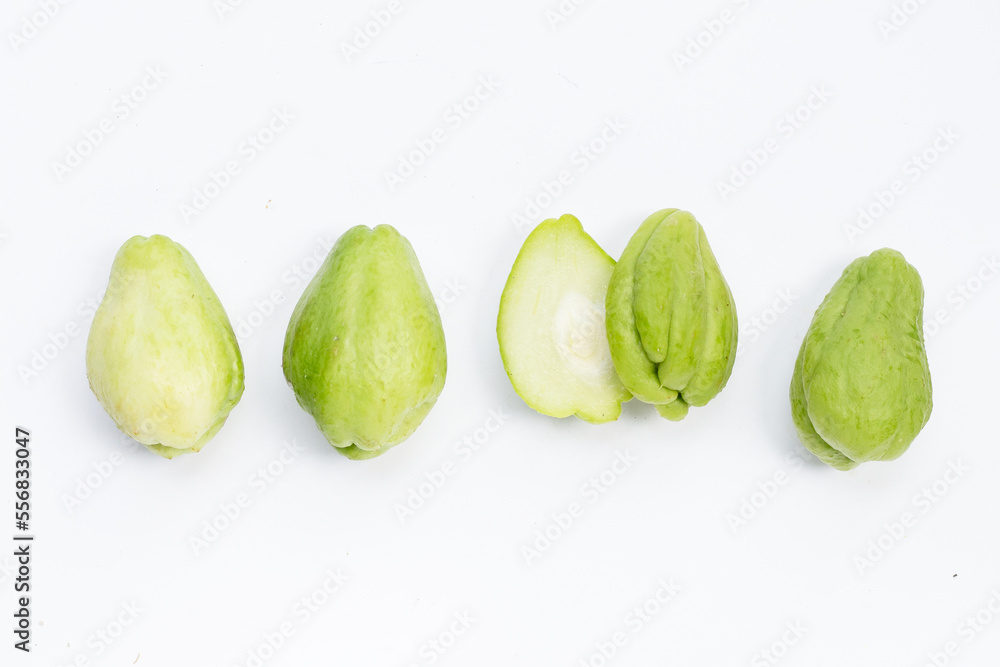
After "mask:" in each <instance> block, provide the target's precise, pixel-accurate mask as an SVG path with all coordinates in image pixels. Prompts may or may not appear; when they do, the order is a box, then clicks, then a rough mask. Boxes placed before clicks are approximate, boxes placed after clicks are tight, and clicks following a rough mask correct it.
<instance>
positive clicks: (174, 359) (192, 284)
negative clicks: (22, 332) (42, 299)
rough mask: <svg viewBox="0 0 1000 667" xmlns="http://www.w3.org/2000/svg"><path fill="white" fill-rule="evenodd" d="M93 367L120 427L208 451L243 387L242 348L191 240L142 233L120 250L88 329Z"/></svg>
mask: <svg viewBox="0 0 1000 667" xmlns="http://www.w3.org/2000/svg"><path fill="white" fill-rule="evenodd" d="M87 377H88V379H89V380H90V388H91V389H92V390H93V392H94V394H95V395H96V396H97V400H98V401H100V403H101V405H102V406H104V409H105V410H106V411H107V412H108V414H109V415H111V418H112V419H114V420H115V423H116V424H118V428H120V429H121V430H122V431H123V432H124V433H126V434H127V435H129V436H131V437H132V438H134V439H135V440H137V441H138V442H141V443H142V444H143V445H145V446H146V447H148V448H149V449H150V450H152V451H153V452H156V453H157V454H159V455H160V456H163V457H165V458H168V459H172V458H174V457H175V456H177V455H179V454H186V453H189V452H197V451H200V450H201V448H202V447H203V446H204V445H205V443H207V442H208V441H209V440H211V439H212V437H213V436H214V435H215V434H216V433H217V432H218V431H219V429H220V428H222V425H223V424H224V423H225V421H226V418H227V417H228V416H229V412H230V411H231V410H232V409H233V407H234V406H235V405H236V404H237V403H238V402H239V400H240V396H242V395H243V358H242V356H241V355H240V348H239V346H238V345H237V343H236V336H235V335H234V334H233V328H232V325H231V324H230V323H229V318H228V317H227V316H226V311H225V310H224V309H223V308H222V304H221V303H219V298H218V297H217V296H216V295H215V292H214V291H213V290H212V286H211V285H209V284H208V281H207V280H206V279H205V276H204V274H202V272H201V269H199V268H198V264H197V263H196V262H195V260H194V258H193V257H192V256H191V253H189V252H188V251H187V250H186V249H185V248H184V247H183V246H181V245H180V244H178V243H174V242H173V241H171V240H170V239H169V238H167V237H166V236H160V235H154V236H150V237H149V238H146V237H144V236H134V237H132V238H131V239H129V240H128V241H126V242H125V244H124V245H123V246H122V247H121V249H120V250H119V251H118V254H117V255H116V256H115V260H114V264H113V265H112V267H111V278H110V280H109V282H108V289H107V291H106V292H105V294H104V299H103V300H102V301H101V305H100V306H99V307H98V309H97V312H96V314H95V315H94V321H93V323H92V324H91V327H90V334H89V336H88V338H87Z"/></svg>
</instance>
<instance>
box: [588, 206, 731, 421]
mask: <svg viewBox="0 0 1000 667" xmlns="http://www.w3.org/2000/svg"><path fill="white" fill-rule="evenodd" d="M605 310H606V313H607V331H608V343H609V344H610V346H611V358H612V360H613V361H614V365H615V370H616V371H617V372H618V376H619V377H620V378H621V380H622V383H623V384H624V385H625V387H626V388H627V389H628V390H629V391H630V392H632V394H633V395H634V396H635V397H636V398H638V399H639V400H641V401H645V402H646V403H652V404H653V405H654V406H655V407H656V410H657V412H659V413H660V415H661V416H663V417H665V418H667V419H670V420H673V421H679V420H681V419H683V418H684V417H685V416H686V415H687V412H688V406H692V405H693V406H697V407H700V406H703V405H705V404H707V403H708V402H709V401H710V400H711V399H712V398H714V397H715V396H716V395H717V394H718V393H719V392H720V391H722V389H723V388H724V387H725V386H726V382H727V381H728V380H729V375H730V373H732V370H733V363H734V362H735V359H736V339H737V322H736V306H735V304H734V303H733V295H732V293H731V292H730V291H729V285H727V284H726V279H725V278H723V276H722V271H721V270H720V269H719V264H718V262H716V260H715V256H714V255H713V254H712V249H711V248H710V247H709V245H708V239H707V238H706V237H705V230H704V229H702V226H701V225H700V224H699V223H698V221H697V220H695V218H694V216H692V215H691V214H690V213H687V212H685V211H679V210H677V209H672V208H671V209H664V210H662V211H658V212H657V213H654V214H653V215H651V216H649V218H647V219H646V221H645V222H643V223H642V225H641V226H640V227H639V229H638V231H636V233H635V234H634V235H633V236H632V239H631V240H630V241H629V243H628V245H627V246H626V248H625V251H624V252H623V253H622V256H621V259H619V260H618V264H617V265H616V266H615V270H614V273H613V274H612V275H611V282H610V284H609V285H608V295H607V301H606V304H605Z"/></svg>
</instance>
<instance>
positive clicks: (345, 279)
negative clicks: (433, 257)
mask: <svg viewBox="0 0 1000 667" xmlns="http://www.w3.org/2000/svg"><path fill="white" fill-rule="evenodd" d="M282 366H283V368H284V372H285V379H287V380H288V383H289V385H291V387H292V389H293V390H294V392H295V398H296V399H297V400H298V402H299V405H301V406H302V407H303V408H304V409H305V411H306V412H308V413H309V414H310V415H312V416H313V418H315V420H316V425H317V426H318V427H319V429H320V431H322V433H323V435H324V436H325V437H326V439H327V440H328V441H329V442H330V444H332V445H333V446H334V447H336V448H337V451H339V452H340V453H341V454H344V455H345V456H347V457H348V458H351V459H370V458H373V457H375V456H378V455H380V454H382V453H384V452H385V451H387V450H388V449H389V448H390V447H393V446H395V445H397V444H399V443H401V442H403V441H404V440H406V438H408V437H409V436H410V435H411V434H412V433H413V431H415V430H416V428H417V426H419V425H420V423H421V422H422V421H423V420H424V417H426V416H427V414H428V413H429V412H430V410H431V408H432V407H434V403H435V402H436V401H437V398H438V395H439V394H440V393H441V390H442V389H443V388H444V381H445V374H446V371H447V357H446V352H445V340H444V330H443V329H442V327H441V317H440V315H439V314H438V309H437V305H436V304H435V302H434V297H433V296H432V295H431V291H430V288H429V287H428V286H427V280H426V279H425V278H424V274H423V271H421V269H420V263H419V262H418V261H417V256H416V255H415V254H414V252H413V248H412V247H411V246H410V243H409V241H407V240H406V239H405V238H403V236H401V235H400V233H399V232H397V231H396V230H395V229H394V228H393V227H391V226H389V225H379V226H377V227H375V228H374V229H369V228H368V227H365V226H363V225H359V226H357V227H353V228H352V229H350V230H348V231H347V232H346V233H345V234H344V235H343V236H341V237H340V239H338V240H337V243H336V244H335V245H334V247H333V248H332V249H331V250H330V254H329V255H328V256H327V258H326V261H324V262H323V266H322V267H320V269H319V271H318V272H317V273H316V275H315V276H314V277H313V279H312V281H311V282H310V283H309V285H308V286H307V287H306V289H305V292H303V294H302V297H301V298H300V299H299V302H298V304H297V305H296V306H295V310H294V312H293V313H292V317H291V321H290V322H289V323H288V330H287V332H286V334H285V346H284V353H283V358H282Z"/></svg>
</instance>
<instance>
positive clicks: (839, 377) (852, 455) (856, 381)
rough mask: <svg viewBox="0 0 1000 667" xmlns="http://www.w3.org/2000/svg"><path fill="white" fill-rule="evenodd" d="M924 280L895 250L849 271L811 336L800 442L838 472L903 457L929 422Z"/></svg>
mask: <svg viewBox="0 0 1000 667" xmlns="http://www.w3.org/2000/svg"><path fill="white" fill-rule="evenodd" d="M923 301H924V287H923V283H922V282H921V280H920V274H918V273H917V270H916V269H914V268H913V267H912V266H910V265H909V264H908V263H907V262H906V260H905V259H904V258H903V256H902V255H901V254H900V253H899V252H897V251H895V250H891V249H888V248H885V249H882V250H877V251H876V252H873V253H872V254H871V255H869V256H868V257H861V258H859V259H856V260H855V261H854V262H852V263H851V265H850V266H848V267H847V269H846V270H845V271H844V273H843V275H842V276H841V277H840V279H839V280H838V281H837V282H836V284H835V285H834V286H833V289H831V290H830V293H829V294H827V295H826V298H825V299H824V300H823V303H822V304H821V305H820V307H819V309H818V310H817V311H816V314H815V315H814V316H813V320H812V324H811V325H810V326H809V331H808V332H807V333H806V337H805V340H804V341H803V342H802V348H801V349H800V351H799V356H798V360H797V361H796V363H795V373H794V375H793V376H792V386H791V391H790V394H791V402H792V417H793V418H794V420H795V426H796V429H797V430H798V432H799V437H800V438H801V440H802V443H803V444H804V445H805V446H806V448H808V449H809V451H811V452H812V453H813V454H815V455H816V456H817V457H819V458H820V460H822V461H823V462H824V463H827V464H829V465H831V466H833V467H834V468H837V469H839V470H850V469H851V468H854V467H855V466H857V465H858V464H859V463H863V462H865V461H890V460H892V459H895V458H897V457H899V456H900V455H901V454H902V453H903V452H905V451H906V449H907V448H908V447H909V446H910V443H911V442H913V439H914V438H916V437H917V434H918V433H920V430H921V429H922V428H923V427H924V424H926V423H927V420H928V419H929V418H930V415H931V404H932V401H931V376H930V370H929V368H928V366H927V354H926V351H925V350H924V331H923Z"/></svg>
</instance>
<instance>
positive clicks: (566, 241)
mask: <svg viewBox="0 0 1000 667" xmlns="http://www.w3.org/2000/svg"><path fill="white" fill-rule="evenodd" d="M614 266H615V261H614V260H613V259H611V257H609V256H608V254H607V253H606V252H604V251H603V250H602V249H601V247H600V246H599V245H597V242H595V241H594V239H592V238H591V237H590V236H589V235H588V234H587V233H586V232H585V231H584V230H583V227H582V226H581V225H580V221H579V220H577V219H576V218H574V217H573V216H571V215H564V216H562V217H561V218H559V219H558V220H557V219H550V220H546V221H544V222H542V223H541V224H539V225H538V226H537V227H535V229H534V230H533V231H532V232H531V234H529V235H528V238H527V239H525V241H524V245H523V246H522V247H521V251H520V252H519V253H518V255H517V259H516V260H515V261H514V266H513V268H511V270H510V276H509V277H508V278H507V284H506V285H505V286H504V290H503V295H502V296H501V297H500V314H499V316H498V317H497V340H498V342H499V344H500V356H501V357H502V358H503V364H504V368H505V369H506V371H507V376H508V377H509V378H510V382H511V384H512V385H513V386H514V391H516V392H517V394H518V395H519V396H520V397H521V398H523V399H524V402H525V403H527V404H528V405H529V406H530V407H531V408H533V409H534V410H536V411H538V412H540V413H542V414H545V415H549V416H552V417H569V416H572V415H576V416H577V417H579V418H580V419H583V420H585V421H588V422H591V423H594V424H600V423H604V422H609V421H614V420H615V419H618V417H619V415H621V411H622V401H627V400H628V399H629V398H631V395H630V394H629V393H628V391H627V390H626V389H625V387H623V386H622V383H621V381H620V380H619V379H618V376H617V375H616V374H615V369H614V365H613V364H612V363H611V352H610V350H609V349H608V341H607V336H606V334H605V329H604V298H605V294H606V293H607V288H608V280H609V279H610V278H611V272H612V271H613V270H614Z"/></svg>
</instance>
